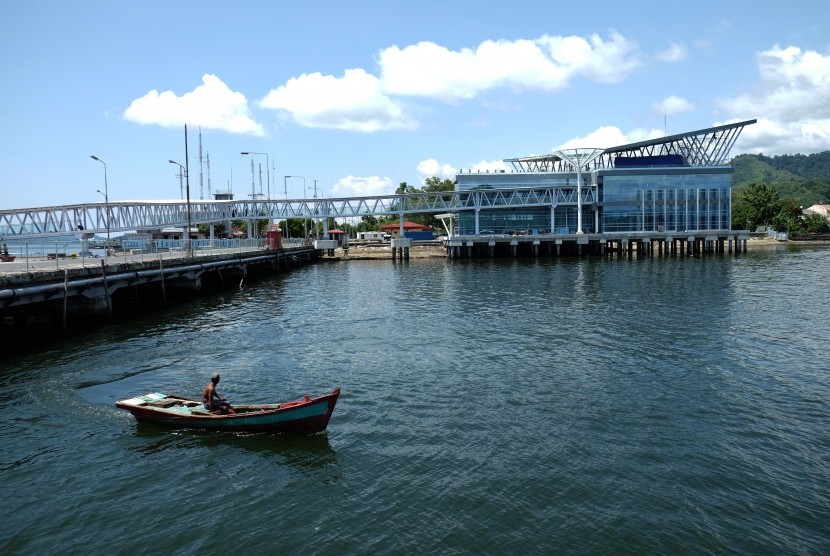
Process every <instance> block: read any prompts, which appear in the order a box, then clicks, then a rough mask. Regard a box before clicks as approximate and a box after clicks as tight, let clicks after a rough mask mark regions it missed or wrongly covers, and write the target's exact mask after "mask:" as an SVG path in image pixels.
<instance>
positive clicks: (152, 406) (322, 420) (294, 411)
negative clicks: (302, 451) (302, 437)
mask: <svg viewBox="0 0 830 556" xmlns="http://www.w3.org/2000/svg"><path fill="white" fill-rule="evenodd" d="M339 396H340V388H335V389H334V390H332V391H331V393H329V394H326V395H323V396H319V397H317V398H310V397H308V396H305V397H303V399H300V400H296V401H290V402H282V403H276V404H265V405H234V406H233V409H234V410H235V411H236V414H233V415H228V414H224V415H223V414H215V413H211V412H209V411H207V410H206V409H205V406H204V405H203V404H202V402H200V401H197V400H192V399H189V398H184V397H181V396H176V395H173V394H162V393H160V392H154V393H151V394H144V395H143V396H138V397H135V398H130V399H127V400H120V401H118V402H116V403H115V405H116V407H119V408H121V409H126V410H127V411H129V412H130V413H132V414H133V417H135V418H136V419H137V420H138V421H139V422H142V423H154V424H157V425H164V426H169V427H175V428H192V429H210V430H224V431H234V432H236V431H239V432H279V433H292V434H311V433H315V432H321V431H324V430H326V427H327V426H328V424H329V419H331V414H332V413H333V412H334V406H335V404H336V403H337V398H338V397H339Z"/></svg>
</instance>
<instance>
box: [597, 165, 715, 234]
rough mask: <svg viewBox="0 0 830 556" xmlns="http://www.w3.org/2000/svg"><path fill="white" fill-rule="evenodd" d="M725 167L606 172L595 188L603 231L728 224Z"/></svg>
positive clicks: (710, 227)
mask: <svg viewBox="0 0 830 556" xmlns="http://www.w3.org/2000/svg"><path fill="white" fill-rule="evenodd" d="M729 173H730V169H728V168H724V169H722V170H721V169H718V170H716V171H711V172H705V173H704V172H700V171H697V172H695V173H686V172H673V173H663V174H656V173H634V172H630V173H629V172H626V173H624V174H615V173H614V174H612V173H608V174H606V175H603V176H602V186H601V188H600V191H601V193H600V195H601V197H600V201H601V206H602V209H601V229H602V231H603V232H650V231H653V232H668V231H694V230H725V229H728V228H729V210H730V174H729Z"/></svg>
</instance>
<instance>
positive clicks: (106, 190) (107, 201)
mask: <svg viewBox="0 0 830 556" xmlns="http://www.w3.org/2000/svg"><path fill="white" fill-rule="evenodd" d="M89 157H90V158H91V159H92V160H97V161H98V162H100V163H101V164H103V165H104V191H103V192H102V191H101V190H100V189H96V191H97V192H98V193H100V194H101V195H103V196H104V207H105V208H106V211H107V218H106V224H107V249H106V253H107V255H109V252H110V195H109V186H108V185H107V163H106V162H104V161H103V160H101V159H100V158H98V157H97V156H95V155H94V154H91V155H89Z"/></svg>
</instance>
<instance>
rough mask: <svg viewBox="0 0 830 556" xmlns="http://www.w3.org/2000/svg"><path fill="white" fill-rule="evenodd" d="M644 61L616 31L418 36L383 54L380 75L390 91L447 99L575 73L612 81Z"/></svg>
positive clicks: (556, 82) (551, 85)
mask: <svg viewBox="0 0 830 556" xmlns="http://www.w3.org/2000/svg"><path fill="white" fill-rule="evenodd" d="M640 64H641V61H640V56H639V51H638V46H637V44H636V43H634V42H633V41H630V40H629V39H627V38H625V37H623V36H622V35H620V34H619V33H616V32H613V33H611V36H610V39H609V40H603V39H602V38H601V37H600V36H598V35H596V34H594V35H591V36H590V37H588V38H583V37H575V36H569V37H560V36H550V35H544V36H542V37H540V38H538V39H533V40H527V39H522V40H516V41H506V40H499V41H489V40H488V41H484V42H482V43H481V44H480V45H479V46H478V47H476V48H475V49H470V48H463V49H461V50H458V51H453V50H449V49H447V48H445V47H443V46H440V45H437V44H435V43H432V42H420V43H417V44H414V45H410V46H407V47H405V48H399V47H397V46H392V47H389V48H387V49H385V50H383V51H381V53H380V55H379V65H380V69H381V77H380V79H381V81H382V83H383V87H384V90H385V91H387V92H388V93H389V94H395V95H409V96H420V97H431V98H436V99H441V100H445V101H446V100H456V99H471V98H474V97H476V96H477V95H478V94H480V93H481V92H483V91H486V90H488V89H492V88H496V87H514V88H517V89H538V90H545V91H552V90H557V89H561V88H563V87H565V86H567V85H568V84H569V83H570V82H571V81H572V80H573V79H575V78H577V77H584V78H587V79H590V80H593V81H598V82H603V83H614V82H618V81H621V80H623V79H624V78H625V77H626V76H627V75H628V74H629V73H631V71H633V70H634V69H635V68H637V67H638V66H639V65H640Z"/></svg>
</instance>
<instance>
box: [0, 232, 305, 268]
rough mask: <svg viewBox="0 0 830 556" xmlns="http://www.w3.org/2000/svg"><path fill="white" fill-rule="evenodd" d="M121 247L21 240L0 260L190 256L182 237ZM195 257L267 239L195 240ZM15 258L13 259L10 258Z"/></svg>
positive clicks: (24, 264)
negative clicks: (111, 247) (110, 247)
mask: <svg viewBox="0 0 830 556" xmlns="http://www.w3.org/2000/svg"><path fill="white" fill-rule="evenodd" d="M123 243H124V245H123V246H121V248H120V249H107V247H106V245H101V244H94V243H90V244H88V245H87V246H86V248H85V247H84V244H83V243H82V242H80V241H53V242H45V241H42V240H40V241H22V242H20V241H18V242H11V243H7V244H4V245H5V247H4V248H3V249H2V250H3V252H5V251H6V250H8V255H9V256H8V257H5V258H4V261H3V262H0V273H3V272H23V271H26V272H28V271H32V270H60V269H64V268H82V267H85V266H98V267H100V266H101V263H102V261H103V262H104V264H118V263H122V262H123V263H131V262H149V261H155V260H159V259H161V260H164V261H168V260H176V259H181V258H185V257H187V256H188V253H187V247H186V245H185V244H184V243H185V242H183V241H182V240H154V241H152V242H139V243H138V244H133V243H131V242H130V241H124V242H123ZM190 243H191V248H192V250H193V256H194V257H203V256H210V255H219V254H222V255H227V254H234V253H251V252H256V251H264V250H265V239H264V238H258V239H221V240H220V239H215V240H207V239H206V240H191V242H190ZM312 244H313V241H312V240H309V239H283V240H282V246H283V248H292V247H310V246H311V245H312ZM9 259H13V260H9Z"/></svg>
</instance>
